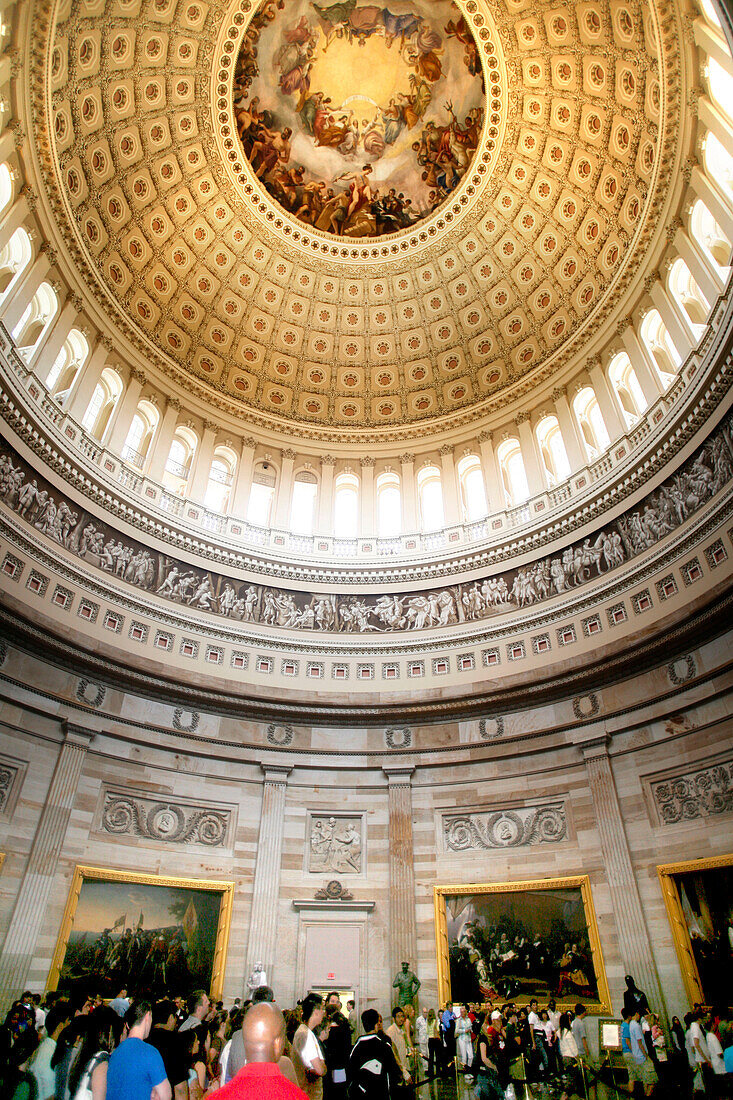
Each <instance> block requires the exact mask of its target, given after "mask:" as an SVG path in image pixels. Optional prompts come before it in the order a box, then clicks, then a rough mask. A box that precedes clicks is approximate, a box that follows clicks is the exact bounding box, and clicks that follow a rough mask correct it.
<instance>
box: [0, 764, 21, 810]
mask: <svg viewBox="0 0 733 1100" xmlns="http://www.w3.org/2000/svg"><path fill="white" fill-rule="evenodd" d="M17 774H18V769H17V768H9V767H7V765H5V764H0V814H2V813H5V811H6V810H7V808H8V803H9V801H10V792H11V791H12V789H13V783H14V782H15V777H16V775H17Z"/></svg>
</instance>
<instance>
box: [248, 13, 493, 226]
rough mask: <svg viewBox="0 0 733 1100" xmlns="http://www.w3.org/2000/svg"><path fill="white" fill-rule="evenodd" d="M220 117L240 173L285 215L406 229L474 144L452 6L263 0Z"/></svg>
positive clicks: (471, 90)
mask: <svg viewBox="0 0 733 1100" xmlns="http://www.w3.org/2000/svg"><path fill="white" fill-rule="evenodd" d="M233 106H234V115H235V119H236V125H237V130H238V132H239V138H240V141H241V142H242V146H243V148H244V152H245V154H246V156H247V159H248V160H249V164H250V167H251V168H252V170H253V172H254V174H255V175H256V176H257V177H258V179H259V180H260V181H261V183H262V184H263V185H264V187H265V188H266V189H267V191H268V192H269V194H270V195H271V196H272V198H274V199H275V200H276V201H277V202H278V203H279V204H280V205H281V206H282V207H284V208H285V209H286V210H287V211H289V212H290V213H291V214H293V215H294V216H295V217H296V218H297V219H298V220H299V221H301V222H303V223H305V224H307V225H311V226H313V227H314V228H316V229H320V230H323V231H324V232H327V233H334V234H336V235H338V236H343V237H350V238H357V237H377V236H381V235H383V234H386V233H395V232H397V231H399V230H400V229H404V228H407V227H409V226H411V225H414V224H415V222H417V221H419V220H420V219H421V218H424V217H425V216H426V215H428V214H430V213H431V212H432V211H433V210H434V209H435V208H436V207H437V206H439V205H440V204H441V203H442V202H443V200H444V199H445V198H447V196H448V195H450V193H451V192H452V191H453V190H454V189H455V188H456V187H457V185H458V184H459V182H460V180H461V179H462V178H463V176H464V175H465V173H466V171H467V169H468V167H469V165H470V163H471V160H472V158H473V155H474V153H475V151H476V149H477V147H478V145H479V142H480V139H481V133H482V129H483V123H484V80H483V73H482V69H481V63H480V60H479V53H478V50H477V48H476V44H475V43H474V41H473V38H472V36H471V33H470V31H469V29H468V25H467V23H466V20H465V19H464V17H463V15H462V14H461V12H460V11H459V9H458V8H457V7H456V5H455V4H454V3H452V0H411V2H408V0H389V7H384V6H382V5H379V4H369V3H362V2H361V0H340V2H338V3H330V4H329V3H325V4H316V3H312V2H310V0H265V2H264V3H262V4H261V5H260V7H259V8H258V10H257V11H256V12H255V15H254V16H253V18H252V19H251V21H250V23H249V26H248V27H247V30H246V32H245V34H244V37H243V39H242V44H241V47H240V50H239V55H238V58H237V65H236V71H235V77H234V103H233Z"/></svg>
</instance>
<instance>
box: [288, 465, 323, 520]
mask: <svg viewBox="0 0 733 1100" xmlns="http://www.w3.org/2000/svg"><path fill="white" fill-rule="evenodd" d="M317 496H318V478H317V477H316V475H315V474H314V473H312V472H311V471H310V470H298V473H297V474H296V475H295V480H294V481H293V498H292V500H291V502H290V530H291V531H294V532H295V533H296V534H298V535H312V534H313V527H314V526H315V521H316V498H317Z"/></svg>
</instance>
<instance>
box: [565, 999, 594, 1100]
mask: <svg viewBox="0 0 733 1100" xmlns="http://www.w3.org/2000/svg"><path fill="white" fill-rule="evenodd" d="M586 1011H587V1010H586V1007H585V1005H582V1004H577V1005H576V1006H575V1015H574V1016H573V1022H572V1024H571V1025H570V1029H571V1031H572V1033H573V1038H574V1039H575V1043H576V1046H577V1048H578V1062H579V1063H580V1066H581V1072H582V1074H583V1079H584V1081H585V1083H586V1087H587V1089H588V1091H589V1094H590V1092H592V1093H593V1095H594V1096H595V1093H596V1086H595V1084H591V1083H590V1079H589V1078H590V1071H591V1070H592V1068H593V1060H592V1058H591V1053H590V1047H589V1046H588V1036H587V1035H586V1032H585V1016H586Z"/></svg>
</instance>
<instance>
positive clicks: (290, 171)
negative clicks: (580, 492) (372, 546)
mask: <svg viewBox="0 0 733 1100" xmlns="http://www.w3.org/2000/svg"><path fill="white" fill-rule="evenodd" d="M34 33H35V35H36V38H37V43H36V47H37V48H36V49H35V51H34V53H33V59H34V63H35V64H36V65H37V70H36V72H35V74H34V75H35V80H34V81H33V84H32V93H33V111H34V119H35V125H36V136H37V138H38V142H37V150H36V154H37V155H38V156H39V158H40V164H39V167H40V168H41V169H42V171H43V174H44V176H45V186H46V196H47V199H48V206H47V207H46V212H47V214H49V215H52V219H53V224H52V225H50V226H49V236H51V237H52V238H55V239H56V241H57V243H58V244H59V252H60V260H61V262H62V263H63V262H64V259H66V261H67V263H66V265H65V266H67V267H68V268H69V274H70V277H72V278H74V279H76V280H77V282H78V281H79V280H80V279H82V280H83V282H84V286H83V288H80V289H82V290H83V293H84V296H85V297H87V299H88V300H89V301H90V310H91V311H93V312H94V313H95V315H96V316H97V317H98V318H99V317H100V316H101V313H100V309H101V310H102V311H103V312H104V314H106V315H107V316H108V317H109V318H111V319H112V320H113V322H114V324H115V326H116V328H117V330H118V331H119V333H120V336H121V337H122V339H121V340H120V342H119V346H120V347H121V348H125V347H126V348H127V352H128V353H129V357H130V358H134V357H135V356H138V357H142V359H143V361H144V362H145V363H146V364H147V365H148V368H149V369H150V372H151V377H153V376H156V377H157V376H158V371H160V372H163V373H165V374H167V375H168V376H169V377H170V379H171V380H172V382H173V383H174V384H175V385H176V386H178V387H180V386H182V387H185V388H187V389H189V390H190V391H191V392H192V393H193V394H195V395H197V396H198V398H199V399H200V400H202V401H203V402H204V403H206V404H208V405H211V406H214V407H218V408H219V409H220V410H226V411H229V412H232V413H234V414H235V415H237V416H238V417H239V418H240V419H241V420H243V421H250V422H254V423H256V422H259V423H261V424H263V425H265V426H266V425H268V424H269V425H271V426H280V427H284V428H285V429H286V430H289V431H297V432H299V433H303V434H316V435H317V434H319V433H320V434H321V436H325V435H328V434H331V435H332V436H334V437H337V436H338V435H339V434H342V433H344V432H352V433H353V432H355V431H357V430H358V429H363V430H365V431H366V430H368V431H369V432H370V433H371V435H372V436H375V435H383V436H384V437H385V438H388V437H389V435H390V433H391V432H394V431H396V430H398V429H399V430H402V431H404V428H405V426H406V425H407V426H408V427H409V426H411V425H414V428H415V431H420V432H425V431H429V430H432V429H433V428H437V427H438V426H439V427H441V428H442V427H445V426H449V425H450V424H451V423H454V422H461V421H465V420H467V419H475V418H476V417H477V416H479V415H481V414H483V413H484V412H488V411H491V410H493V409H495V408H497V407H499V406H500V405H502V404H503V403H507V402H509V401H510V400H513V399H514V398H515V397H516V396H517V395H518V394H521V393H522V392H523V391H524V392H528V391H529V390H530V389H532V388H534V387H536V386H537V385H538V384H539V383H540V382H541V381H542V380H545V379H549V378H550V376H553V377H555V376H557V377H560V376H562V374H563V372H564V371H566V370H567V369H569V365H570V364H571V362H573V361H574V362H576V363H577V361H578V357H579V355H582V353H583V352H584V351H591V350H597V349H596V348H594V341H595V343H596V344H597V343H598V339H599V337H600V336H601V335H602V332H603V328H604V326H606V327H609V326H610V325H612V324H613V323H614V319H615V318H616V315H617V314H618V315H619V316H621V315H623V314H625V313H627V312H628V310H629V308H630V305H631V304H633V302H631V300H630V298H629V292H630V290H633V288H634V287H635V286H640V285H641V284H642V283H643V276H644V274H646V273H647V272H648V269H649V267H650V265H653V263H654V262H655V257H654V255H653V253H654V248H655V244H656V242H657V240H658V238H659V236H660V235H662V234H663V230H664V224H665V222H666V221H667V220H668V217H669V214H670V204H671V203H672V201H673V198H674V196H673V195H672V188H671V183H672V181H673V180H674V179H675V173H674V168H675V165H676V164H678V163H679V160H680V158H681V157H682V156H683V155H684V153H685V150H683V149H682V148H681V142H680V141H679V140H678V139H679V136H680V134H683V133H684V132H685V122H684V119H683V114H682V104H683V103H684V101H685V97H686V87H687V86H688V85H689V83H690V79H689V74H688V73H687V72H686V68H687V67H688V65H689V64H691V62H689V61H688V60H686V59H685V57H684V56H682V55H681V54H680V46H679V43H680V41H681V40H682V29H681V26H680V25H679V15H678V13H677V12H676V10H675V9H674V8H673V7H672V6H671V5H668V4H663V3H656V4H655V3H651V4H641V3H639V2H637V0H588V2H578V3H573V4H570V3H568V4H553V3H548V4H542V5H537V4H535V3H530V2H529V0H465V2H464V0H456V2H455V3H452V2H450V0H432V2H430V3H428V0H419V2H414V3H409V2H407V0H392V2H391V3H390V4H389V6H388V7H383V6H381V5H373V4H365V3H363V2H362V0H342V2H340V3H336V4H331V5H328V4H324V5H314V4H308V3H306V2H305V0H265V2H264V3H260V4H256V3H254V4H253V3H250V0H237V2H236V3H234V4H229V5H228V6H227V5H226V4H223V3H218V2H217V0H214V2H212V3H205V2H203V0H152V2H146V0H82V2H80V3H78V4H73V5H72V4H71V3H70V2H68V0H64V2H61V3H58V4H56V5H55V6H53V5H49V7H48V8H47V9H45V14H44V12H41V13H40V14H39V18H38V19H37V21H36V23H35V24H34ZM41 43H45V44H46V47H47V49H46V52H45V53H44V51H42V50H41V48H40V44H41ZM288 131H290V132H289V133H288ZM365 166H368V167H365ZM392 188H393V189H394V194H392V195H390V189H392ZM331 191H332V192H333V195H331V194H330V192H331ZM407 200H409V201H407ZM44 206H45V204H44ZM68 261H70V262H68ZM90 296H92V297H93V298H94V299H96V306H95V305H93V304H92V303H91V299H90ZM345 438H349V437H348V436H345Z"/></svg>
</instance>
